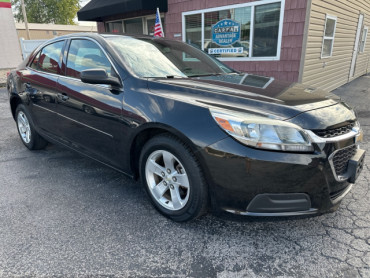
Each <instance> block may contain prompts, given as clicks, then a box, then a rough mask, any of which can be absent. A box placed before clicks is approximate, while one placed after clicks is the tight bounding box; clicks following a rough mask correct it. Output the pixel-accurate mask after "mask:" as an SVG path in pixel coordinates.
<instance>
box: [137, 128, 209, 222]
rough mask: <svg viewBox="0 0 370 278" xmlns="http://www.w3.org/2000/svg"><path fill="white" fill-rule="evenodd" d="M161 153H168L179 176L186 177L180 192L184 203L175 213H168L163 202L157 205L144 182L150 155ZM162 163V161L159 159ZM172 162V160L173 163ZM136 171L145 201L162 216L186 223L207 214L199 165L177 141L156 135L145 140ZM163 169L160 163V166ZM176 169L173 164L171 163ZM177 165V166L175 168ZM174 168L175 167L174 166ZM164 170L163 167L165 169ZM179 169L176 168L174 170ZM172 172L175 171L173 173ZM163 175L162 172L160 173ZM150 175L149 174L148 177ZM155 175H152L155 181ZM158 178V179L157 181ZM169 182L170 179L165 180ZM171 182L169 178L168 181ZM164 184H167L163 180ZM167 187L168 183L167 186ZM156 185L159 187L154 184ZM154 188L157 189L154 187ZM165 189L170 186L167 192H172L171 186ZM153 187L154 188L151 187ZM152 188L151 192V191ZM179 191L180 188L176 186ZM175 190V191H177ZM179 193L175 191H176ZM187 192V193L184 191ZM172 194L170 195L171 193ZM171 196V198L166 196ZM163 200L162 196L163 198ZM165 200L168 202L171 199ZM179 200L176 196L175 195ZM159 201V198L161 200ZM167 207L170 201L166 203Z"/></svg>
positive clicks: (204, 190)
mask: <svg viewBox="0 0 370 278" xmlns="http://www.w3.org/2000/svg"><path fill="white" fill-rule="evenodd" d="M162 151H164V152H165V153H167V152H168V153H170V154H172V155H173V156H174V158H175V159H177V160H178V162H179V164H177V167H180V170H179V171H180V172H179V173H180V174H181V175H184V173H185V176H186V177H187V181H188V185H189V187H188V188H189V189H186V190H185V193H184V191H183V190H181V192H182V193H183V194H184V195H186V196H187V197H186V198H187V201H186V202H184V203H185V204H184V206H183V207H182V208H181V209H178V210H175V209H168V208H166V207H165V202H164V203H163V202H162V203H161V200H157V199H158V198H156V197H155V196H154V193H152V191H153V189H151V188H150V185H149V184H151V182H150V179H149V180H148V178H147V173H148V172H147V169H146V167H147V163H150V162H148V159H149V158H150V157H151V156H152V155H154V154H155V153H158V152H159V153H160V152H162ZM163 159H164V157H163ZM175 161H176V160H175ZM139 163H140V164H139V167H140V178H141V182H142V184H143V186H144V188H145V191H146V193H147V194H148V196H149V199H150V200H151V202H152V204H153V205H154V207H155V208H156V209H157V210H158V211H159V212H160V213H161V214H163V215H164V216H166V217H168V218H170V219H172V220H174V221H177V222H184V221H189V220H192V219H195V218H197V217H199V216H201V215H203V214H205V213H206V212H207V209H208V190H207V185H206V182H205V179H204V177H203V174H202V171H201V168H200V165H199V163H198V161H197V159H196V158H195V156H194V154H193V153H192V151H191V150H190V148H189V147H188V146H187V145H185V144H184V143H183V142H181V141H180V140H178V139H177V138H175V137H172V136H171V135H159V136H156V137H154V138H152V139H151V140H149V141H148V142H147V143H146V144H145V145H144V147H143V149H142V152H141V155H140V160H139ZM163 165H165V164H164V162H163ZM175 165H176V162H175ZM179 165H180V166H179ZM174 167H176V166H174ZM165 168H166V167H165ZM178 169H179V168H177V170H178ZM177 170H175V171H177ZM162 174H163V172H162ZM148 175H150V174H148ZM157 176H159V175H156V177H157ZM160 178H161V177H160ZM166 178H167V174H166V177H165V178H163V179H159V180H160V181H161V182H163V181H165V179H166ZM169 179H171V178H169ZM172 179H173V178H172ZM167 181H168V180H167ZM170 183H171V182H170ZM158 185H159V183H158ZM156 186H157V185H156ZM168 186H172V187H171V189H172V190H175V189H174V186H173V185H172V184H168ZM154 187H155V186H154ZM154 187H152V188H154ZM180 187H181V185H180ZM180 187H177V188H180ZM177 190H178V191H179V189H177ZM187 190H188V191H187ZM172 192H173V191H172ZM172 192H171V190H170V187H169V188H168V191H167V193H165V194H169V195H171V196H172ZM170 193H171V194H170ZM163 196H165V195H163ZM171 196H170V197H169V199H171V198H172V197H171ZM178 196H180V195H178ZM162 199H163V198H162ZM170 203H171V201H170Z"/></svg>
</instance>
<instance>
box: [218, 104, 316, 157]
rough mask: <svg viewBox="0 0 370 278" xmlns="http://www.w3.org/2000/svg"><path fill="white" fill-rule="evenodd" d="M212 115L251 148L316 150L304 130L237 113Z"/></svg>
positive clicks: (284, 123) (229, 132) (285, 123)
mask: <svg viewBox="0 0 370 278" xmlns="http://www.w3.org/2000/svg"><path fill="white" fill-rule="evenodd" d="M211 114H212V116H213V118H214V119H215V121H216V122H217V124H218V125H219V126H220V127H221V128H222V129H223V130H225V131H226V132H227V133H228V134H230V135H231V136H233V137H234V138H235V139H237V140H239V141H240V142H242V143H244V144H246V145H248V146H252V147H255V148H261V149H269V150H277V151H289V152H312V151H313V150H314V148H313V146H312V144H311V142H310V140H309V137H308V135H307V134H306V133H305V132H304V130H303V129H301V128H300V127H299V126H297V125H294V124H292V123H287V122H284V121H280V120H275V119H270V118H266V117H262V116H256V115H252V114H242V113H237V112H235V113H234V112H230V113H228V112H220V111H214V110H211Z"/></svg>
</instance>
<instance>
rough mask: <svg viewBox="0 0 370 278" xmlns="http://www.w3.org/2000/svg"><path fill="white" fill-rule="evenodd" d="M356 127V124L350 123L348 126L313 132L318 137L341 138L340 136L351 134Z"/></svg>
mask: <svg viewBox="0 0 370 278" xmlns="http://www.w3.org/2000/svg"><path fill="white" fill-rule="evenodd" d="M354 126H355V123H350V124H348V125H345V126H342V127H338V128H333V129H323V130H313V132H314V133H315V134H316V135H317V136H320V137H323V138H332V137H336V136H340V135H343V134H346V133H348V132H350V131H351V130H352V128H353V127H354Z"/></svg>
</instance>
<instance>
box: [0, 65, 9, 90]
mask: <svg viewBox="0 0 370 278" xmlns="http://www.w3.org/2000/svg"><path fill="white" fill-rule="evenodd" d="M9 71H11V69H6V70H0V87H5V86H6V73H7V72H9Z"/></svg>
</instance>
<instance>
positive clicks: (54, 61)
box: [38, 41, 64, 74]
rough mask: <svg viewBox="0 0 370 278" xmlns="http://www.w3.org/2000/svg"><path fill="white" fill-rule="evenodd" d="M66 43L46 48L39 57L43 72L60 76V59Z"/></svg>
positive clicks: (40, 67) (50, 45)
mask: <svg viewBox="0 0 370 278" xmlns="http://www.w3.org/2000/svg"><path fill="white" fill-rule="evenodd" d="M63 45H64V41H60V42H56V43H52V44H49V45H47V46H45V47H44V48H43V49H42V50H41V54H40V57H39V59H38V60H39V62H38V64H39V69H40V70H41V71H45V72H50V73H55V74H60V67H59V59H60V56H61V54H62V48H63Z"/></svg>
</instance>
